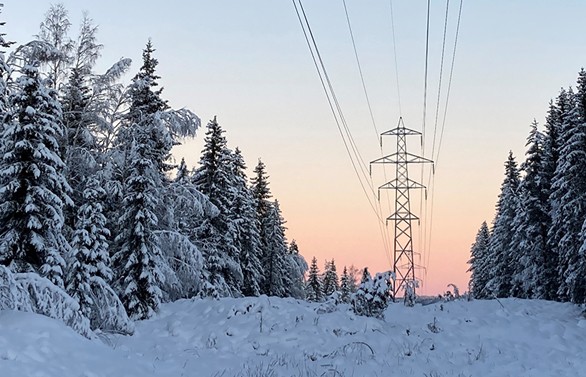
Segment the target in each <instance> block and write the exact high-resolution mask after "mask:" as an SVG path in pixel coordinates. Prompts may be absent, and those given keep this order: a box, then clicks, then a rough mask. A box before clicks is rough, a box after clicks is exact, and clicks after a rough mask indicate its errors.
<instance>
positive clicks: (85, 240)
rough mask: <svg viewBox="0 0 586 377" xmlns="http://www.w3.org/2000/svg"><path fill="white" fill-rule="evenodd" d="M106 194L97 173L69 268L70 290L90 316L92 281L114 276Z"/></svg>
mask: <svg viewBox="0 0 586 377" xmlns="http://www.w3.org/2000/svg"><path fill="white" fill-rule="evenodd" d="M105 196H106V191H105V190H104V189H103V188H102V187H101V186H100V181H99V180H98V179H97V177H95V176H92V177H90V178H88V180H87V183H86V188H85V190H84V192H83V200H84V202H83V204H82V205H81V206H80V207H79V209H78V211H77V221H76V224H75V232H74V235H73V240H72V241H71V253H72V259H73V263H72V265H71V267H70V269H69V278H68V281H67V292H68V293H69V294H70V295H71V297H73V298H74V299H76V300H77V301H78V303H79V305H80V308H81V311H82V313H83V314H84V315H85V316H86V317H88V318H91V317H92V314H91V310H92V306H93V304H94V302H93V299H92V289H91V284H92V282H95V281H96V280H97V279H101V280H102V282H103V283H106V284H107V283H108V282H109V281H110V280H111V279H112V270H111V268H110V254H109V246H108V241H107V238H108V237H109V236H110V231H109V230H108V228H106V217H105V216H104V213H103V205H102V202H103V200H104V199H105ZM102 282H101V283H102Z"/></svg>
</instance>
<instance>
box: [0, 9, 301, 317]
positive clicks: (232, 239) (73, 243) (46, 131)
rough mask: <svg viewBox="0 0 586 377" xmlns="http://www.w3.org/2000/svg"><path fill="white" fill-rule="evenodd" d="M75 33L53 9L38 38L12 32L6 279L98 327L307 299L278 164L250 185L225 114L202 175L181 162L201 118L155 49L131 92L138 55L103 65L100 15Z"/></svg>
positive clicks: (0, 101) (1, 69)
mask: <svg viewBox="0 0 586 377" xmlns="http://www.w3.org/2000/svg"><path fill="white" fill-rule="evenodd" d="M70 29H71V22H70V20H69V16H68V13H67V10H66V9H65V8H64V7H63V5H53V6H51V7H50V9H49V11H48V12H47V14H46V17H45V20H44V21H43V22H42V23H41V26H40V31H39V34H38V35H37V36H36V39H35V40H34V41H31V42H28V43H25V44H22V45H20V46H18V47H16V48H12V47H14V46H13V44H14V43H13V42H10V41H8V40H7V38H6V37H5V35H4V34H2V35H0V46H1V47H2V49H3V51H2V52H1V53H0V117H1V118H0V119H1V124H0V267H1V266H5V267H4V268H5V269H6V268H7V269H8V270H7V271H6V270H2V271H0V277H1V276H6V274H8V273H11V274H15V276H17V278H16V279H15V280H14V281H21V282H22V281H23V279H25V278H26V277H27V276H32V275H30V274H33V275H35V276H38V277H40V278H44V279H46V281H47V284H51V285H52V286H53V287H54V289H56V290H57V291H59V292H64V293H63V294H66V295H68V296H70V297H71V298H72V299H73V300H74V301H75V302H76V303H77V305H78V306H79V311H80V312H81V313H82V314H83V315H84V316H85V317H86V318H88V319H89V320H90V322H91V325H92V328H97V327H100V325H101V324H103V323H104V321H107V322H108V321H109V322H110V323H115V322H116V320H117V319H116V318H114V319H112V318H110V319H107V318H106V319H105V318H103V316H104V313H105V312H106V315H114V316H116V315H120V313H119V312H116V313H114V312H112V311H110V312H108V311H107V310H106V309H105V308H106V307H113V306H115V304H113V302H115V303H116V302H117V303H118V304H120V305H121V306H123V308H124V311H125V312H126V313H127V314H128V316H129V317H130V318H131V319H144V318H148V317H150V316H151V315H153V313H155V312H156V311H157V309H158V307H159V305H160V304H161V303H162V302H165V301H171V300H176V299H180V298H189V297H195V296H202V297H223V296H235V297H238V296H257V295H260V294H267V295H271V296H281V297H288V296H292V297H298V298H303V297H304V285H303V275H304V273H305V271H306V270H307V264H306V263H305V260H304V259H303V257H302V256H301V255H300V254H299V250H298V247H297V244H296V243H295V242H291V243H290V244H289V243H288V242H287V239H286V236H285V231H286V228H285V220H284V218H283V215H282V213H281V209H280V206H279V202H278V201H277V200H273V198H272V194H271V190H270V182H269V176H268V174H267V171H266V166H265V164H264V163H263V162H262V161H261V160H260V159H259V160H258V164H257V165H256V167H255V168H254V174H253V177H252V179H249V178H248V177H247V174H246V164H245V161H244V158H243V156H242V154H241V151H240V150H239V149H238V148H234V149H230V148H229V147H228V144H227V140H226V137H225V131H224V130H223V129H222V127H221V126H220V123H219V122H218V120H217V118H216V117H214V119H212V120H210V121H209V123H208V124H207V127H206V133H205V145H204V148H203V151H202V154H201V157H200V161H199V164H198V166H197V167H195V168H193V169H191V168H190V167H188V166H187V165H186V163H185V161H184V160H182V161H181V162H180V164H178V165H176V164H175V163H174V162H173V159H172V157H171V150H172V148H173V146H175V145H177V144H179V143H180V142H181V140H183V139H185V138H189V137H194V136H195V133H196V131H197V130H198V129H199V128H200V123H201V122H200V119H199V118H198V117H197V116H196V115H195V114H194V113H193V112H191V111H189V110H187V109H178V110H177V109H172V108H171V107H170V105H169V103H168V102H167V101H166V100H165V99H164V97H163V89H162V88H161V87H159V79H160V77H159V76H158V75H157V71H156V68H157V65H158V61H157V59H156V58H155V57H154V53H155V49H154V47H153V44H152V43H151V41H150V40H149V42H148V43H147V44H146V47H145V49H144V50H143V54H142V66H141V67H140V68H139V69H138V72H137V73H136V74H135V75H134V76H133V78H132V80H131V82H130V84H128V85H125V84H123V83H121V78H122V77H123V75H124V74H125V73H127V72H128V71H129V70H130V63H131V62H130V60H129V59H121V60H120V61H118V62H116V63H115V64H114V65H113V66H112V67H111V68H110V69H109V70H107V71H106V72H104V73H97V72H95V70H94V67H95V63H96V61H97V59H98V58H99V57H100V52H101V50H102V48H103V46H102V45H101V44H99V43H98V41H97V31H98V28H97V26H96V25H95V24H94V22H93V20H92V19H91V18H89V16H87V15H84V17H83V20H82V22H81V28H80V31H79V35H78V37H77V38H75V39H73V38H71V37H70V36H69V30H70ZM8 49H12V52H10V53H8V52H7V50H8ZM27 274H29V275H27ZM35 281H36V280H35ZM43 284H45V283H43ZM0 285H1V284H0ZM52 289H53V288H52ZM13 296H14V295H13ZM62 296H63V295H61V296H60V297H62ZM6 297H8V296H2V295H0V301H1V300H2V299H6ZM2 304H3V303H2V302H0V307H1V306H3V305H2ZM108 313H109V314H108Z"/></svg>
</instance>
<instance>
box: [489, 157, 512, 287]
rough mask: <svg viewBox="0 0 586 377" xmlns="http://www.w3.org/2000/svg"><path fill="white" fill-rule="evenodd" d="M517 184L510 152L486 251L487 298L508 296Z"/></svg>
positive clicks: (510, 284)
mask: <svg viewBox="0 0 586 377" xmlns="http://www.w3.org/2000/svg"><path fill="white" fill-rule="evenodd" d="M519 182H520V178H519V169H518V168H517V162H516V161H515V158H514V157H513V153H512V152H509V157H508V159H507V161H506V163H505V179H504V181H503V184H502V185H501V193H500V194H499V200H498V202H497V205H496V216H495V219H494V222H493V228H492V235H491V237H490V243H489V248H488V249H489V255H490V257H489V258H490V261H491V262H490V263H491V268H490V274H489V281H488V283H487V285H486V286H487V294H488V295H490V296H496V297H508V296H509V295H510V294H511V288H512V279H513V270H512V268H513V266H512V261H513V260H514V257H513V255H512V253H511V249H510V246H511V242H512V240H513V234H514V233H513V229H511V224H512V223H513V220H514V218H515V213H516V211H517V209H518V205H517V200H518V189H519Z"/></svg>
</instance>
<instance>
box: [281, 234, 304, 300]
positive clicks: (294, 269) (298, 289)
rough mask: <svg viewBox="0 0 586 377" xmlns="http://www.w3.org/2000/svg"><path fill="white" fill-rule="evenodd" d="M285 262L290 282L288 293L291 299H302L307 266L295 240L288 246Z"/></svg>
mask: <svg viewBox="0 0 586 377" xmlns="http://www.w3.org/2000/svg"><path fill="white" fill-rule="evenodd" d="M286 262H287V264H288V272H287V275H288V276H289V278H290V280H291V284H290V287H289V293H290V295H291V296H292V297H295V298H298V299H304V298H305V288H304V282H303V277H304V276H305V272H306V271H307V268H308V266H307V262H306V261H305V258H303V255H301V254H300V253H299V247H298V246H297V242H296V241H295V240H292V241H291V243H290V244H289V250H288V253H287V259H286Z"/></svg>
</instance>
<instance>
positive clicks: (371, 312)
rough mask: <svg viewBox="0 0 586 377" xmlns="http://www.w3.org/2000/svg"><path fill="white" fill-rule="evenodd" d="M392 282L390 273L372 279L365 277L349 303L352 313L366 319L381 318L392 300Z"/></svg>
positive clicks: (379, 274) (378, 274)
mask: <svg viewBox="0 0 586 377" xmlns="http://www.w3.org/2000/svg"><path fill="white" fill-rule="evenodd" d="M365 271H366V269H365ZM392 281H393V273H392V272H391V271H387V272H382V273H377V274H376V275H375V277H374V279H370V276H368V275H365V280H364V281H363V282H361V283H360V286H359V287H358V290H357V291H356V293H354V294H353V295H352V299H351V303H352V309H353V311H354V313H356V314H358V315H363V316H368V317H377V318H380V317H382V315H383V312H384V310H385V309H386V308H387V306H388V304H389V302H390V301H391V300H392V299H393V296H392V289H393V284H392Z"/></svg>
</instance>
